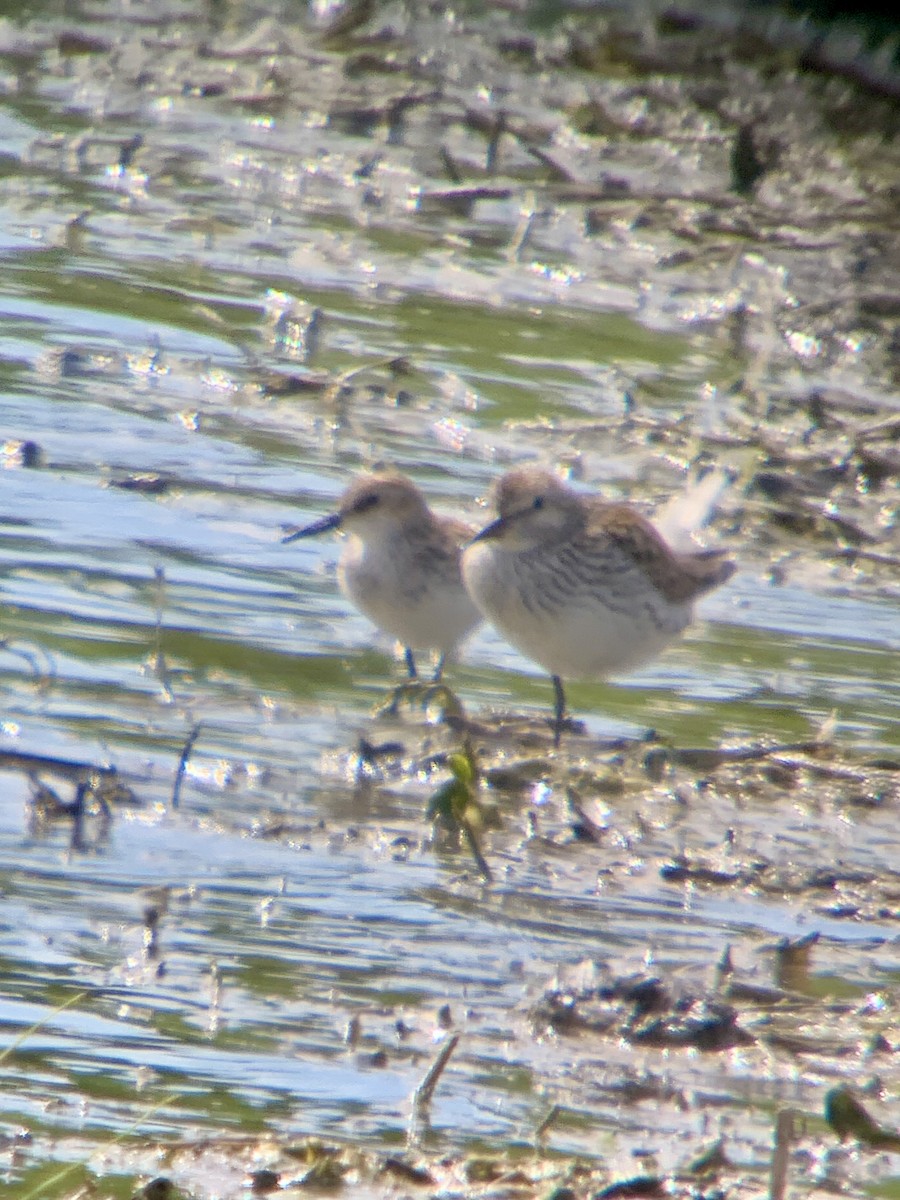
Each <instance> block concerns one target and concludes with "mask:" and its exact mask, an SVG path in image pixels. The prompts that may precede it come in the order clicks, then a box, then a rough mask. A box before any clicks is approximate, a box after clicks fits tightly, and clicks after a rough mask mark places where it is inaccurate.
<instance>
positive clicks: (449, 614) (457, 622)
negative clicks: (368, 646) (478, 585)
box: [338, 538, 481, 654]
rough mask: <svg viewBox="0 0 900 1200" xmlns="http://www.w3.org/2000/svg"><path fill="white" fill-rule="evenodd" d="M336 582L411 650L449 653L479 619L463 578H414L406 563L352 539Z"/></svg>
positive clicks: (382, 627)
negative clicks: (394, 559) (392, 558)
mask: <svg viewBox="0 0 900 1200" xmlns="http://www.w3.org/2000/svg"><path fill="white" fill-rule="evenodd" d="M338 582H339V584H340V587H341V591H342V592H343V593H344V595H345V596H347V598H348V599H349V600H350V601H351V602H352V603H353V604H355V605H356V607H357V608H358V609H359V610H360V612H362V613H364V614H365V616H367V617H368V618H369V620H370V621H372V622H373V624H375V625H377V626H378V628H379V629H381V630H382V631H383V632H384V633H386V634H388V636H390V637H392V638H396V639H397V641H399V642H401V643H402V644H403V645H404V646H408V647H409V648H410V649H412V650H437V651H439V652H440V653H441V654H447V653H450V652H451V651H452V650H453V649H454V648H455V647H456V645H457V644H458V643H459V642H461V641H462V640H463V638H464V637H466V635H467V634H468V633H470V632H471V630H472V629H474V627H475V626H476V625H478V624H479V623H480V621H481V613H480V612H479V611H478V609H477V608H476V607H475V605H474V604H473V603H472V600H471V598H470V597H469V594H468V592H466V590H465V588H464V587H463V584H462V581H461V580H456V581H452V580H451V581H449V582H448V581H446V580H431V581H428V580H422V579H421V578H419V579H416V578H413V577H412V575H411V573H410V572H409V571H408V570H405V569H404V567H403V565H402V564H399V565H398V564H397V563H396V562H395V561H392V560H391V559H390V558H389V557H387V556H385V555H384V554H381V553H374V552H372V551H371V550H369V549H367V548H365V547H364V546H363V545H362V544H361V543H360V542H358V541H356V543H355V544H354V539H352V538H351V539H350V541H349V542H348V545H347V548H346V550H345V552H344V555H343V556H342V558H341V561H340V563H339V565H338Z"/></svg>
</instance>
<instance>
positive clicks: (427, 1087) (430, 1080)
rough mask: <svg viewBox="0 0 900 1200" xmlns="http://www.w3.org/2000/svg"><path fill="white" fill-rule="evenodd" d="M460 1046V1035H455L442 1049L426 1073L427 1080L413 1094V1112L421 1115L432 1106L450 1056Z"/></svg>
mask: <svg viewBox="0 0 900 1200" xmlns="http://www.w3.org/2000/svg"><path fill="white" fill-rule="evenodd" d="M458 1044H459V1034H458V1033H454V1034H453V1036H452V1037H450V1038H448V1039H447V1041H446V1042H444V1044H443V1046H442V1047H441V1052H440V1054H439V1055H438V1056H437V1058H436V1059H435V1060H434V1062H433V1063H432V1064H431V1066H430V1067H429V1068H428V1070H427V1071H426V1072H425V1078H424V1079H423V1080H422V1082H421V1083H420V1084H419V1086H418V1087H417V1088H416V1090H415V1091H414V1092H413V1097H412V1101H413V1111H414V1112H415V1113H417V1114H419V1115H421V1114H422V1113H423V1112H424V1110H425V1109H427V1108H428V1106H429V1104H431V1100H432V1097H433V1096H434V1091H435V1088H436V1087H437V1085H438V1081H439V1080H440V1078H441V1076H442V1075H443V1073H444V1068H445V1067H446V1066H447V1063H448V1062H449V1061H450V1056H451V1055H452V1054H453V1051H454V1050H455V1049H456V1047H457V1045H458Z"/></svg>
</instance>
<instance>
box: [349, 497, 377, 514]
mask: <svg viewBox="0 0 900 1200" xmlns="http://www.w3.org/2000/svg"><path fill="white" fill-rule="evenodd" d="M379 499H380V497H379V495H378V493H377V492H366V494H365V495H364V496H360V498H359V499H358V500H357V502H356V504H354V506H353V507H354V508H355V509H356V511H357V512H366V511H367V510H368V509H370V508H374V507H375V505H376V504H377V503H378V501H379Z"/></svg>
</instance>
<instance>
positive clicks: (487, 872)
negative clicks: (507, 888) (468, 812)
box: [461, 821, 494, 883]
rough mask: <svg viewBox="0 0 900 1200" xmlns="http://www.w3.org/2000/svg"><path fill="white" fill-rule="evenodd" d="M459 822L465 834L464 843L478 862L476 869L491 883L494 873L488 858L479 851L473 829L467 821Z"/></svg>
mask: <svg viewBox="0 0 900 1200" xmlns="http://www.w3.org/2000/svg"><path fill="white" fill-rule="evenodd" d="M461 824H462V831H463V835H464V836H465V839H466V844H467V845H468V847H469V849H470V850H471V852H472V857H473V858H474V859H475V862H476V863H477V864H478V870H479V871H480V872H481V874H482V875H483V876H484V878H485V879H486V880H487V882H488V883H493V882H494V873H493V871H492V870H491V868H490V864H489V863H488V860H487V859H486V858H485V857H484V855H483V854H482V853H481V847H480V846H479V845H478V837H477V835H476V833H475V830H474V829H473V828H472V827H471V825H469V823H468V822H467V821H463V822H461Z"/></svg>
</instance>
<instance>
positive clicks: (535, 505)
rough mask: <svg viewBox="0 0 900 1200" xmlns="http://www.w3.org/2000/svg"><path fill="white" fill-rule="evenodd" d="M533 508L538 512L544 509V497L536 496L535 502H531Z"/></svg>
mask: <svg viewBox="0 0 900 1200" xmlns="http://www.w3.org/2000/svg"><path fill="white" fill-rule="evenodd" d="M531 507H532V508H536V509H538V510H540V509H542V508H543V507H544V497H543V496H535V498H534V500H532V502H531Z"/></svg>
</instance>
